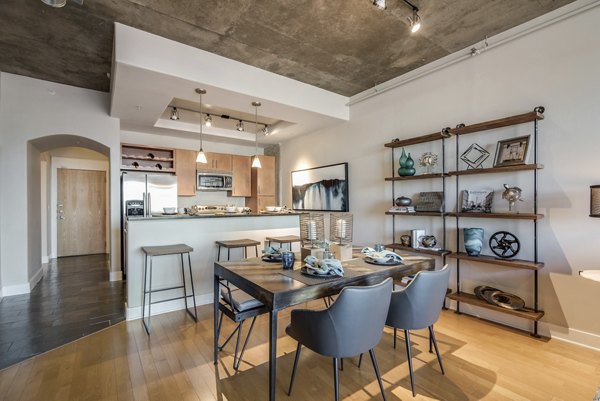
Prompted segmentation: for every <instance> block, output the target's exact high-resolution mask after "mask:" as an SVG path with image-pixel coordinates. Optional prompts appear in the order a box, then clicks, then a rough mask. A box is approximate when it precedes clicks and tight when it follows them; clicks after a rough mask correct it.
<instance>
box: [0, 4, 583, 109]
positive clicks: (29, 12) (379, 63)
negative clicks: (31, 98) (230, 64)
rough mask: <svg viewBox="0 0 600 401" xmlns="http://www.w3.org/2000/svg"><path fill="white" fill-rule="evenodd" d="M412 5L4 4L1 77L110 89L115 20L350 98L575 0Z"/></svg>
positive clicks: (0, 36)
mask: <svg viewBox="0 0 600 401" xmlns="http://www.w3.org/2000/svg"><path fill="white" fill-rule="evenodd" d="M413 1H414V3H415V4H416V5H417V6H418V7H419V8H420V10H421V11H420V16H421V17H422V20H423V27H422V29H421V31H419V32H418V33H417V34H413V35H411V34H410V33H409V30H408V24H407V17H408V16H409V15H410V8H409V7H407V6H406V5H405V4H404V3H403V2H402V1H399V0H388V9H387V10H385V11H382V10H378V9H376V8H375V7H374V6H373V5H372V4H371V3H372V2H371V0H330V1H326V0H295V1H289V0H269V1H264V0H263V1H257V0H227V1H223V0H180V1H172V0H104V1H97V0H85V1H84V4H83V5H82V6H80V5H78V4H76V3H75V2H73V1H70V2H68V3H67V5H66V6H65V7H63V8H58V9H55V8H52V7H49V6H46V5H44V4H43V3H42V2H41V1H39V0H0V70H2V71H4V72H9V73H14V74H19V75H25V76H29V77H34V78H39V79H44V80H48V81H52V82H58V83H63V84H68V85H73V86H78V87H83V88H89V89H95V90H100V91H109V88H110V80H109V77H108V76H107V74H108V73H110V71H111V59H112V51H113V39H114V22H115V21H116V22H120V23H123V24H125V25H128V26H131V27H134V28H138V29H141V30H143V31H146V32H150V33H154V34H156V35H159V36H162V37H164V38H168V39H172V40H174V41H177V42H180V43H184V44H187V45H189V46H192V47H196V48H199V49H203V50H206V51H208V52H211V53H214V54H218V55H221V56H224V57H227V58H229V59H232V60H237V61H240V62H243V63H245V64H249V65H252V66H255V67H258V68H260V69H264V70H267V71H270V72H273V73H276V74H279V75H282V76H285V77H289V78H292V79H295V80H298V81H301V82H304V83H307V84H310V85H314V86H316V87H319V88H322V89H325V90H328V91H331V92H334V93H337V94H340V95H344V96H352V95H355V94H357V93H360V92H362V91H364V90H366V89H369V88H372V87H373V86H375V85H377V84H380V83H382V82H385V81H387V80H389V79H391V78H394V77H397V76H400V75H402V74H404V73H407V72H409V71H411V70H414V69H416V68H418V67H420V66H423V65H425V64H427V63H430V62H432V61H434V60H437V59H440V58H442V57H444V56H446V55H448V54H451V53H454V52H456V51H458V50H461V49H464V48H467V47H469V46H471V45H473V44H475V43H478V42H481V41H482V40H483V39H484V38H485V37H486V36H493V35H495V34H497V33H500V32H503V31H505V30H507V29H509V28H512V27H514V26H517V25H519V24H522V23H524V22H526V21H529V20H531V19H533V18H535V17H538V16H540V15H542V14H545V13H548V12H550V11H552V10H554V9H556V8H558V7H561V6H563V5H565V4H568V3H571V2H572V1H573V0H502V1H499V0H435V1H431V0H413ZM163 110H164V109H163Z"/></svg>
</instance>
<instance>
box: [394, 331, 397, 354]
mask: <svg viewBox="0 0 600 401" xmlns="http://www.w3.org/2000/svg"><path fill="white" fill-rule="evenodd" d="M396 331H397V329H396V328H395V327H394V349H396V339H397V337H396Z"/></svg>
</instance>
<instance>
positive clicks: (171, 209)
mask: <svg viewBox="0 0 600 401" xmlns="http://www.w3.org/2000/svg"><path fill="white" fill-rule="evenodd" d="M163 212H164V213H165V214H175V213H177V208H176V207H163Z"/></svg>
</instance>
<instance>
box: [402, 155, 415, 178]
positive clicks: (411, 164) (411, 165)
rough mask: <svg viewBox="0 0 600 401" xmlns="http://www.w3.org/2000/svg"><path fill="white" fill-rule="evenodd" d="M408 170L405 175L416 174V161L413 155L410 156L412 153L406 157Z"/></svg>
mask: <svg viewBox="0 0 600 401" xmlns="http://www.w3.org/2000/svg"><path fill="white" fill-rule="evenodd" d="M405 165H406V169H405V170H406V171H405V173H406V174H404V175H415V173H416V170H415V169H414V167H415V161H414V160H413V159H412V157H410V153H409V154H408V157H407V158H406V163H405Z"/></svg>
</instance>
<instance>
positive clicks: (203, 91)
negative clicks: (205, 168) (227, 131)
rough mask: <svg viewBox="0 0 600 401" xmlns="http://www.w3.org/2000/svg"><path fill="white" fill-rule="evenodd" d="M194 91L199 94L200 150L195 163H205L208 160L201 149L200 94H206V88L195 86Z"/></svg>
mask: <svg viewBox="0 0 600 401" xmlns="http://www.w3.org/2000/svg"><path fill="white" fill-rule="evenodd" d="M196 93H197V94H199V95H200V150H199V151H198V156H196V163H204V164H206V163H208V161H207V160H206V155H205V154H204V150H203V149H202V95H205V94H206V89H200V88H196Z"/></svg>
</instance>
